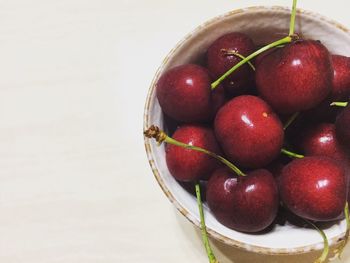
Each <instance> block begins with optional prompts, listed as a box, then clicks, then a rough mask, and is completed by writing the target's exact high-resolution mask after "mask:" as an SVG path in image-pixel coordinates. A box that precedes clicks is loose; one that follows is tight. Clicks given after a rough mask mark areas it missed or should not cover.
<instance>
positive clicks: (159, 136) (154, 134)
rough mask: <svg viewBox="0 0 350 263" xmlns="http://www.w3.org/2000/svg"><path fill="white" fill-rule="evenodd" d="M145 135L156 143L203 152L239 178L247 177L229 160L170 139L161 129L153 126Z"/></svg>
mask: <svg viewBox="0 0 350 263" xmlns="http://www.w3.org/2000/svg"><path fill="white" fill-rule="evenodd" d="M144 135H145V136H146V137H147V138H154V139H156V141H157V142H158V143H159V144H161V143H162V142H166V143H168V144H172V145H175V146H179V147H182V148H185V149H190V150H194V151H197V152H201V153H205V154H207V155H209V156H211V157H213V158H215V159H216V160H218V161H220V162H222V163H223V164H225V165H226V166H227V167H228V168H230V169H231V170H232V171H233V172H235V173H236V174H237V175H239V176H245V175H246V174H245V173H243V172H242V171H241V170H240V169H239V168H238V167H237V166H235V165H234V164H233V163H231V162H230V161H228V160H227V159H225V158H224V157H222V156H220V155H218V154H216V153H213V152H211V151H208V150H206V149H203V148H201V147H197V146H193V145H189V144H186V143H183V142H179V141H177V140H175V139H173V138H171V137H169V136H168V135H167V134H166V133H165V132H164V131H162V130H161V129H159V127H157V126H154V125H152V126H151V127H150V128H149V129H147V130H146V131H145V132H144Z"/></svg>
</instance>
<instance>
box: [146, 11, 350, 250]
mask: <svg viewBox="0 0 350 263" xmlns="http://www.w3.org/2000/svg"><path fill="white" fill-rule="evenodd" d="M268 10H269V11H271V10H272V11H277V12H283V11H289V12H290V11H291V9H290V8H289V7H285V6H250V7H245V8H240V9H235V10H232V11H229V12H226V13H224V14H221V15H218V16H215V17H213V18H211V19H209V20H207V21H205V22H204V23H202V24H200V25H199V26H197V27H196V28H195V29H193V30H192V31H191V32H190V33H188V34H186V35H185V37H183V38H182V39H181V40H180V41H179V42H178V43H177V44H176V45H175V46H174V47H173V48H172V49H171V50H170V52H169V53H168V54H167V55H166V57H165V58H164V59H163V61H162V63H161V65H160V66H159V67H158V69H157V71H156V74H155V76H154V77H153V79H152V82H151V85H150V88H149V90H148V94H147V99H146V103H145V106H144V116H143V129H144V130H146V129H147V128H148V127H150V126H151V125H152V124H153V123H150V114H149V111H150V108H151V106H152V105H153V104H152V102H153V101H152V95H153V94H154V92H155V86H156V81H157V80H158V79H159V76H160V73H161V72H162V70H163V68H164V67H165V65H166V64H167V62H168V60H169V59H170V58H171V57H172V55H173V54H174V53H175V52H176V50H177V49H178V48H179V47H180V46H182V44H184V43H185V42H186V41H187V40H188V39H189V38H190V37H191V36H192V35H193V34H195V33H197V32H199V31H200V30H201V29H202V28H203V27H206V26H209V25H211V24H213V23H216V22H217V21H218V20H222V19H225V18H227V17H230V16H233V15H237V14H240V13H247V12H256V11H268ZM298 14H299V15H300V14H305V15H309V16H310V15H311V16H314V17H317V18H318V19H320V20H322V21H323V22H326V23H328V24H330V25H331V26H334V27H337V28H338V29H340V30H341V31H343V32H344V33H347V34H350V30H349V29H348V28H347V27H345V26H344V25H342V24H340V23H339V22H337V21H335V20H334V19H331V18H328V17H326V16H324V15H321V14H319V13H317V12H313V11H309V10H304V9H301V8H298V9H297V15H298ZM144 145H145V150H146V154H147V157H148V161H149V164H150V166H151V169H152V172H153V174H154V177H155V178H156V180H157V182H158V184H159V186H160V187H161V189H162V190H163V192H164V194H165V195H166V196H167V198H168V199H169V200H170V202H171V203H173V204H174V206H175V207H176V209H177V210H178V211H179V212H180V213H181V214H182V215H183V216H185V218H187V220H188V221H190V222H191V223H192V224H193V225H195V226H196V227H198V228H200V222H199V221H198V219H197V218H195V217H194V216H193V215H192V214H191V213H190V212H189V211H187V210H186V209H185V208H184V207H183V206H182V205H181V204H180V203H179V202H178V201H177V200H176V198H175V197H174V196H173V194H172V193H171V192H170V190H169V189H168V188H167V186H166V184H165V183H164V181H163V179H162V177H161V176H160V172H159V170H158V167H157V165H156V162H155V161H154V153H153V151H152V147H151V144H150V142H149V139H148V138H146V137H145V136H144ZM207 232H208V235H209V236H210V237H211V238H214V239H216V240H218V241H220V242H222V243H224V244H226V245H229V246H233V247H236V248H239V249H243V250H246V251H249V252H255V253H258V254H265V255H297V254H303V253H309V252H312V251H318V250H320V246H319V245H320V244H322V242H320V243H316V244H312V245H307V246H301V247H296V248H268V247H261V246H257V245H251V244H249V245H247V244H245V243H243V242H240V241H238V240H234V239H231V238H228V237H226V236H224V235H222V234H220V233H218V232H216V231H215V230H213V229H211V228H210V227H207ZM342 240H344V233H342V234H340V235H338V236H336V237H333V238H331V239H329V240H328V241H329V244H330V245H336V244H338V243H340V242H341V241H342Z"/></svg>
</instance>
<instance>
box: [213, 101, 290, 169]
mask: <svg viewBox="0 0 350 263" xmlns="http://www.w3.org/2000/svg"><path fill="white" fill-rule="evenodd" d="M214 127H215V134H216V137H217V139H218V141H219V143H220V145H221V147H222V149H223V150H224V152H225V154H226V156H227V157H228V159H229V160H230V161H232V162H233V163H237V164H238V165H239V166H244V167H247V168H259V167H263V166H265V165H267V164H268V163H270V162H271V161H272V160H273V159H275V158H276V157H277V156H278V155H279V154H280V151H281V148H282V144H283V138H284V132H283V127H282V124H281V122H280V120H279V119H278V117H277V115H276V114H275V113H274V112H273V111H272V110H271V108H270V107H269V106H268V105H267V104H266V103H265V102H264V101H263V100H262V99H260V98H258V97H255V96H250V95H242V96H239V97H236V98H233V99H232V100H230V101H229V102H228V103H226V104H225V105H224V106H223V107H221V108H220V110H219V111H218V113H217V115H216V118H215V123H214Z"/></svg>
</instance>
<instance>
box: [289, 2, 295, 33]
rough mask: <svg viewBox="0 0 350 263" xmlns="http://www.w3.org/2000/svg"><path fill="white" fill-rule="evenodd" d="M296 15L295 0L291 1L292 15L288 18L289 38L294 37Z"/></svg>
mask: <svg viewBox="0 0 350 263" xmlns="http://www.w3.org/2000/svg"><path fill="white" fill-rule="evenodd" d="M296 13H297V0H293V6H292V15H291V17H290V24H289V35H290V36H292V35H294V28H295V16H296Z"/></svg>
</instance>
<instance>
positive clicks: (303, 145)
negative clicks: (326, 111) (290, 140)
mask: <svg viewBox="0 0 350 263" xmlns="http://www.w3.org/2000/svg"><path fill="white" fill-rule="evenodd" d="M302 134H303V135H302V136H300V137H301V139H300V144H299V147H300V149H301V150H302V151H303V152H304V153H305V155H309V156H328V157H330V158H333V159H336V160H338V161H340V162H344V164H346V165H349V164H350V162H349V156H348V154H347V153H346V151H345V150H344V148H343V147H342V145H341V144H340V142H339V141H338V139H337V136H336V132H335V125H334V124H332V123H321V124H318V125H316V126H313V127H309V128H308V129H306V131H305V132H303V133H302Z"/></svg>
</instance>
